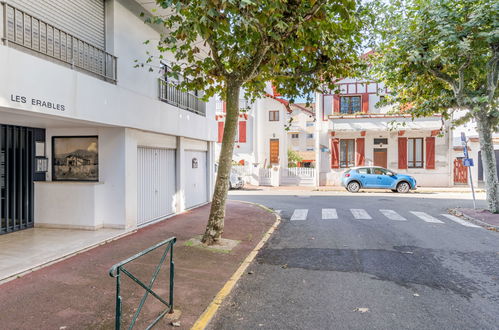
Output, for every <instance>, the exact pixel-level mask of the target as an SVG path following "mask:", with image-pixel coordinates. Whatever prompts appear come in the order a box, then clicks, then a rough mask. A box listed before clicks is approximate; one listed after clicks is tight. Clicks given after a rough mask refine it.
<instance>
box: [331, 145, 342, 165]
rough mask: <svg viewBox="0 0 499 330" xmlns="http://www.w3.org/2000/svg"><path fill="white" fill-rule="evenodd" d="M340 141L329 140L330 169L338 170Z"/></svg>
mask: <svg viewBox="0 0 499 330" xmlns="http://www.w3.org/2000/svg"><path fill="white" fill-rule="evenodd" d="M339 144H340V140H338V139H332V140H331V168H340V151H339Z"/></svg>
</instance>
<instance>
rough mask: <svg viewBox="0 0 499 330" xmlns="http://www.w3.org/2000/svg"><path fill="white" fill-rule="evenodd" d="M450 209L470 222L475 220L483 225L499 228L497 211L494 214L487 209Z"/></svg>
mask: <svg viewBox="0 0 499 330" xmlns="http://www.w3.org/2000/svg"><path fill="white" fill-rule="evenodd" d="M451 211H452V213H454V214H456V215H458V216H461V217H464V218H466V219H467V220H469V221H471V222H477V223H478V224H481V225H483V226H487V227H492V228H495V229H499V214H497V213H495V214H494V213H490V212H489V211H487V210H473V209H467V208H457V209H454V210H451Z"/></svg>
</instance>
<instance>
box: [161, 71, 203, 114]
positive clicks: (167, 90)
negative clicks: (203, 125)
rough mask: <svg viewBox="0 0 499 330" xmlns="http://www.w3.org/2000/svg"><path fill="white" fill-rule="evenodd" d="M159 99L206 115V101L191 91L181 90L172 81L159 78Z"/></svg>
mask: <svg viewBox="0 0 499 330" xmlns="http://www.w3.org/2000/svg"><path fill="white" fill-rule="evenodd" d="M158 82H159V99H160V100H161V101H163V102H166V103H169V104H171V105H174V106H176V107H179V108H181V109H185V110H187V111H191V112H194V113H196V114H198V115H201V116H206V103H205V102H204V101H202V100H201V98H200V97H199V96H197V95H196V94H194V93H193V92H183V91H181V90H180V89H179V88H178V86H177V85H175V84H174V83H172V82H168V81H165V80H164V79H161V78H160V79H159V80H158Z"/></svg>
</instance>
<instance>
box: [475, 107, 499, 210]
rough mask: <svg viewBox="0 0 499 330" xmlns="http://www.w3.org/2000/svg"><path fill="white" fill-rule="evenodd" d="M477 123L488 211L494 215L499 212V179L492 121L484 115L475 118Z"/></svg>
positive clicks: (480, 114)
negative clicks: (498, 176)
mask: <svg viewBox="0 0 499 330" xmlns="http://www.w3.org/2000/svg"><path fill="white" fill-rule="evenodd" d="M484 112H485V111H484ZM475 119H476V122H477V130H478V137H479V139H480V150H481V154H482V164H483V175H484V181H485V190H486V192H487V204H488V209H489V211H490V212H492V213H498V212H499V196H498V184H499V183H498V181H499V180H498V178H497V167H496V156H495V151H494V143H493V140H492V132H493V129H492V127H491V123H490V122H491V121H490V120H488V118H487V116H486V115H485V114H483V113H479V114H477V115H476V116H475Z"/></svg>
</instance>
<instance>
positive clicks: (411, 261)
mask: <svg viewBox="0 0 499 330" xmlns="http://www.w3.org/2000/svg"><path fill="white" fill-rule="evenodd" d="M266 193H267V192H260V194H248V193H247V192H233V193H232V196H231V198H233V199H239V200H248V201H255V202H259V203H262V204H265V205H267V206H269V207H272V208H274V209H275V210H280V213H281V215H282V217H283V222H282V224H281V226H280V227H279V228H278V230H277V231H276V232H275V234H274V237H273V238H272V239H271V240H270V241H269V243H268V244H267V246H266V247H265V248H264V249H263V250H261V252H260V253H259V255H258V256H257V261H256V263H254V264H253V265H252V266H250V269H249V273H248V274H246V275H245V276H243V278H242V279H241V281H240V282H239V285H238V287H237V288H236V290H235V291H234V292H233V293H232V294H231V296H230V298H229V299H228V300H227V301H226V302H225V303H224V305H223V306H222V308H221V310H220V311H219V313H218V315H217V316H216V318H215V319H214V320H213V321H212V323H211V325H210V328H211V329H499V314H498V313H497V311H498V310H499V233H497V232H494V231H489V230H486V229H484V228H481V227H477V226H473V225H472V224H470V223H468V222H464V221H461V220H460V219H459V218H453V217H449V216H448V213H447V209H448V208H454V207H459V206H464V207H467V206H468V207H469V204H470V200H469V196H468V195H467V194H456V193H449V194H428V195H424V196H422V195H417V194H407V195H400V194H391V193H365V194H348V193H331V194H329V195H328V194H324V193H322V194H315V195H314V194H312V193H311V192H303V193H297V192H294V194H286V195H279V194H278V193H277V192H276V193H272V194H266ZM479 206H481V207H484V206H485V203H484V201H483V200H480V201H479ZM250 273H251V274H250Z"/></svg>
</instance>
